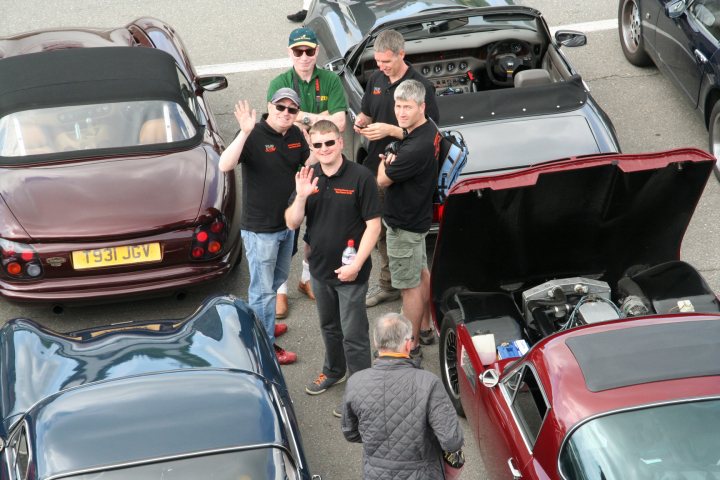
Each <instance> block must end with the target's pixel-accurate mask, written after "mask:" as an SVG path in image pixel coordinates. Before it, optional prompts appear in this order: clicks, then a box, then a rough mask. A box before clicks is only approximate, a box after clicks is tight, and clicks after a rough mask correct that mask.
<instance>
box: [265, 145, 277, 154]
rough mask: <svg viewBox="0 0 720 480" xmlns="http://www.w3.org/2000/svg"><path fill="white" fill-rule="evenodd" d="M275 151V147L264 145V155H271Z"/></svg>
mask: <svg viewBox="0 0 720 480" xmlns="http://www.w3.org/2000/svg"><path fill="white" fill-rule="evenodd" d="M275 151H277V147H275V145H265V153H272V152H275Z"/></svg>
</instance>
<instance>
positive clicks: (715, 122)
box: [708, 102, 720, 181]
mask: <svg viewBox="0 0 720 480" xmlns="http://www.w3.org/2000/svg"><path fill="white" fill-rule="evenodd" d="M708 140H709V146H708V150H709V151H710V153H712V154H713V155H714V156H715V159H716V160H715V167H714V169H715V177H716V178H717V179H718V181H720V159H719V158H720V102H715V106H714V107H713V109H712V113H710V121H709V122H708Z"/></svg>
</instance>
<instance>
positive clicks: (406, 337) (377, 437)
mask: <svg viewBox="0 0 720 480" xmlns="http://www.w3.org/2000/svg"><path fill="white" fill-rule="evenodd" d="M373 339H374V341H375V346H376V347H377V349H378V351H379V356H378V359H377V360H376V361H375V364H374V365H373V367H372V368H369V369H366V370H363V371H360V372H358V373H356V374H355V375H353V376H352V377H350V379H349V380H348V384H347V387H346V389H345V397H344V400H343V416H342V430H343V434H344V435H345V438H346V439H347V440H348V441H350V442H362V443H363V478H365V479H366V480H368V479H380V478H383V479H398V480H425V479H427V480H436V479H442V478H444V474H443V465H442V462H443V460H442V452H443V451H446V452H455V451H457V450H460V449H461V448H462V445H463V432H462V429H461V427H460V424H459V423H458V420H457V416H456V414H455V410H454V409H453V406H452V404H451V403H450V399H449V398H448V396H447V393H446V392H445V390H444V389H443V386H442V383H441V382H440V379H439V378H438V377H437V376H435V375H434V374H432V373H430V372H427V371H425V370H421V369H420V368H418V367H417V365H416V364H415V362H414V361H413V360H411V359H410V356H409V352H410V349H411V348H412V344H413V339H412V325H411V324H410V321H409V320H407V319H406V318H405V317H403V316H402V315H399V314H397V313H388V314H386V315H383V316H382V317H380V319H379V320H378V321H377V325H376V326H375V329H374V331H373Z"/></svg>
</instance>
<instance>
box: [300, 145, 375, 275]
mask: <svg viewBox="0 0 720 480" xmlns="http://www.w3.org/2000/svg"><path fill="white" fill-rule="evenodd" d="M313 176H314V177H318V183H317V188H316V189H315V191H314V192H313V194H312V195H310V196H309V197H308V199H307V202H306V203H305V216H306V217H307V231H308V237H309V238H310V246H311V247H312V248H311V251H310V258H309V259H308V261H309V263H310V273H311V274H312V276H313V277H315V278H317V279H318V280H321V281H323V282H325V283H328V284H331V285H340V284H343V285H345V284H360V283H364V282H367V281H368V279H369V278H370V269H371V268H372V262H371V261H370V257H368V259H367V260H366V261H365V264H364V265H363V266H362V268H361V269H360V272H359V273H358V276H357V278H356V279H355V280H354V281H352V282H340V281H339V280H338V278H337V274H336V273H335V270H336V269H338V268H340V267H341V266H342V262H341V259H342V253H343V250H345V247H347V242H348V240H350V239H352V240H354V241H355V248H356V249H358V248H360V239H361V238H362V236H363V234H364V233H365V228H366V224H365V222H366V221H367V220H371V219H373V218H378V217H379V216H380V215H381V213H382V209H381V207H380V198H379V196H378V188H377V181H376V180H375V176H374V175H373V174H372V172H371V171H370V170H368V169H367V168H365V167H364V166H362V165H359V164H357V163H355V162H351V161H349V160H347V159H346V158H345V157H343V162H342V165H341V166H340V169H339V170H338V171H337V172H336V173H335V174H334V175H332V176H330V177H328V176H326V175H325V174H324V173H323V171H322V167H321V165H320V164H319V163H316V164H315V165H314V166H313Z"/></svg>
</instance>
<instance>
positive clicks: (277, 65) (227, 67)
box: [196, 18, 617, 75]
mask: <svg viewBox="0 0 720 480" xmlns="http://www.w3.org/2000/svg"><path fill="white" fill-rule="evenodd" d="M615 28H617V19H616V18H609V19H607V20H598V21H596V22H585V23H573V24H569V25H560V26H557V27H550V32H551V33H553V34H554V33H555V32H556V31H558V30H579V31H581V32H584V33H589V32H600V31H603V30H613V29H615ZM291 66H292V62H290V59H289V58H274V59H271V60H252V61H249V62H235V63H218V64H215V65H200V66H199V67H196V70H197V73H198V75H229V74H232V73H244V72H258V71H261V70H275V69H283V70H285V69H287V68H290V67H291Z"/></svg>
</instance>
